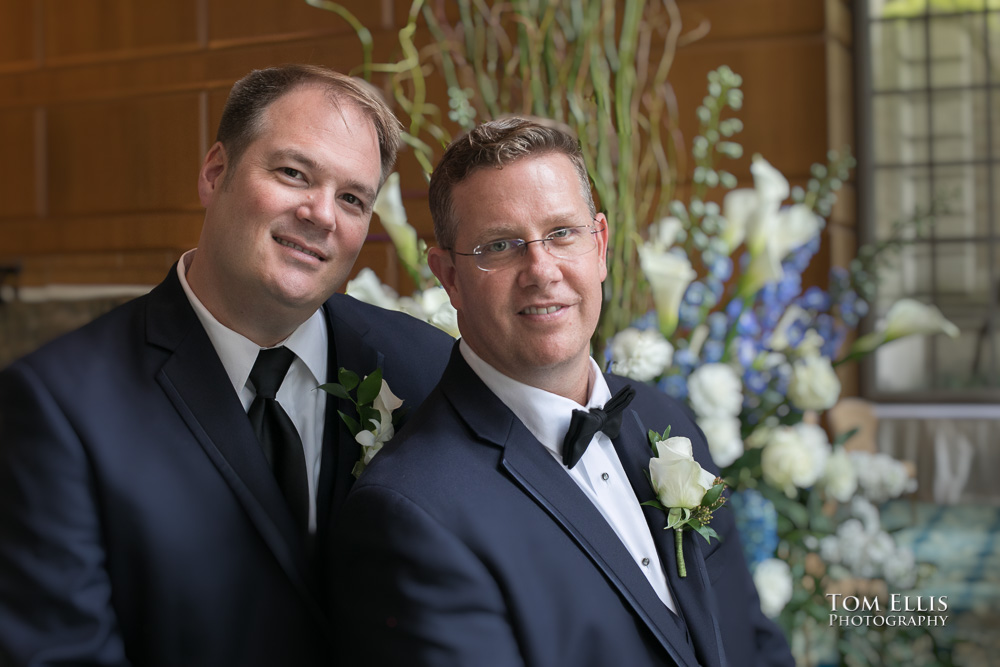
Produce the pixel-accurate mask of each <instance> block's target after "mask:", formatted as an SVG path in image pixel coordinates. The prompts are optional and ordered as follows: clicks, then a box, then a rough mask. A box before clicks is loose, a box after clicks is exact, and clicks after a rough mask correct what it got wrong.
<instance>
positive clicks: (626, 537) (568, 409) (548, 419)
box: [459, 340, 677, 612]
mask: <svg viewBox="0 0 1000 667" xmlns="http://www.w3.org/2000/svg"><path fill="white" fill-rule="evenodd" d="M459 349H460V350H461V352H462V356H463V357H464V358H465V361H466V362H468V364H469V366H470V367H471V368H472V370H473V371H474V372H475V373H476V375H478V376H479V378H480V379H481V380H482V381H483V383H484V384H486V386H487V387H489V389H490V391H492V392H493V393H494V394H496V395H497V397H498V398H499V399H500V400H501V401H503V403H504V405H506V406H507V407H508V408H510V410H511V412H513V413H514V415H515V416H516V417H517V418H518V419H520V420H521V422H522V423H523V424H524V425H525V426H526V427H527V428H528V430H529V431H531V433H532V435H534V436H535V437H536V438H537V439H538V441H539V442H541V443H542V445H544V446H545V448H546V449H547V450H549V453H551V454H552V456H553V457H555V459H556V460H557V461H558V462H559V465H561V466H563V462H562V449H563V440H564V439H565V437H566V432H567V431H568V430H569V424H570V421H571V420H572V418H573V410H579V409H581V408H583V407H586V408H592V407H603V406H604V404H605V403H607V402H608V400H609V399H610V398H611V390H610V389H608V383H607V382H606V381H605V379H604V375H603V374H601V372H600V369H599V368H598V366H597V362H595V361H594V360H593V359H591V360H590V399H589V400H588V401H587V405H586V406H581V405H580V404H579V403H577V402H576V401H573V400H570V399H568V398H565V397H563V396H558V395H556V394H553V393H550V392H547V391H545V390H543V389H538V388H537V387H531V386H529V385H526V384H524V383H522V382H518V381H517V380H514V379H512V378H510V377H507V376H506V375H504V374H503V373H501V372H500V371H498V370H497V369H495V368H493V367H492V366H490V365H489V364H488V363H486V362H485V361H483V360H482V359H481V358H480V357H479V356H478V355H477V354H476V353H475V352H473V351H472V348H470V347H469V346H468V344H467V343H466V342H465V340H462V341H461V342H460V344H459ZM650 456H652V454H650ZM563 469H564V470H565V471H566V474H567V475H569V476H570V478H571V479H572V480H573V481H574V482H576V485H577V486H579V487H580V490H581V491H583V493H584V494H585V495H586V496H587V498H589V499H590V501H591V502H592V503H594V506H595V507H597V509H598V511H600V513H601V515H602V516H604V519H605V521H607V522H608V525H610V526H611V528H612V529H614V531H615V533H617V535H618V538H619V539H620V540H621V541H622V544H623V545H625V548H626V549H628V551H629V553H630V554H631V555H632V558H634V559H635V562H636V564H637V565H638V566H639V569H640V570H642V573H643V574H645V575H646V579H648V580H649V584H650V585H651V586H652V587H653V590H654V591H656V594H657V595H658V596H659V598H660V600H662V601H663V604H665V605H667V607H669V608H670V610H671V611H674V612H676V611H677V608H676V606H675V605H674V600H673V597H672V596H671V595H670V590H669V589H668V588H667V578H666V575H665V574H664V572H663V565H662V563H661V562H660V557H659V555H658V554H657V552H656V544H655V543H654V542H653V536H652V535H651V534H650V532H649V524H647V523H646V517H645V516H643V513H642V508H641V507H640V506H639V501H638V500H637V499H636V497H635V492H634V491H633V490H632V485H631V484H630V483H629V481H628V476H627V475H626V474H625V469H624V468H622V464H621V461H620V460H619V459H618V453H617V452H616V451H615V448H614V445H613V444H612V443H611V439H610V438H608V436H606V435H605V434H604V433H602V432H600V431H598V432H597V435H595V436H594V439H593V440H591V441H590V444H589V445H587V450H586V451H585V452H584V454H583V457H582V458H581V459H580V461H579V462H578V463H577V464H576V465H575V466H573V468H572V469H570V468H566V467H565V466H563Z"/></svg>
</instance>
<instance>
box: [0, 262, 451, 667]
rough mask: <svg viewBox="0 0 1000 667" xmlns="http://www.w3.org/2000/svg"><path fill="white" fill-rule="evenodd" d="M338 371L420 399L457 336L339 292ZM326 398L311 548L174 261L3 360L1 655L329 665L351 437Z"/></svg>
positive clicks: (330, 318)
mask: <svg viewBox="0 0 1000 667" xmlns="http://www.w3.org/2000/svg"><path fill="white" fill-rule="evenodd" d="M323 314H324V316H325V317H326V322H327V328H328V331H329V333H330V340H331V349H330V352H331V353H330V355H329V359H330V367H329V370H330V377H331V378H336V370H337V367H339V366H345V367H347V368H350V369H352V370H354V371H355V372H357V373H359V374H362V375H364V374H367V373H370V372H371V371H372V370H374V369H375V368H376V367H381V368H382V369H383V371H384V377H385V379H386V381H387V382H388V383H389V384H390V386H391V388H392V390H393V391H394V392H395V393H396V394H397V395H398V396H400V397H401V398H403V399H404V400H405V403H404V406H408V407H410V408H411V409H412V408H415V407H416V405H417V404H419V403H420V402H421V401H422V400H423V399H424V398H425V397H426V395H427V394H428V393H429V392H430V391H431V389H432V388H433V386H434V384H435V383H436V381H437V380H438V378H439V377H440V375H441V372H442V371H443V369H444V367H445V365H446V363H447V360H448V351H449V349H450V347H451V341H452V338H451V337H449V336H447V335H446V334H444V333H442V332H440V331H438V330H436V329H434V328H433V327H430V326H429V325H426V324H424V323H422V322H419V321H418V320H416V319H414V318H412V317H410V316H409V315H404V314H402V313H393V312H389V311H385V310H382V309H380V308H375V307H373V306H369V305H367V304H363V303H361V302H358V301H356V300H355V299H352V298H350V297H347V296H344V295H336V296H334V297H333V298H332V299H330V300H329V301H328V302H327V303H326V304H324V306H323ZM338 409H343V410H348V409H349V407H348V405H347V404H345V402H340V401H338V400H337V399H335V398H333V397H330V398H329V399H328V403H327V408H326V426H325V435H324V443H323V456H322V466H321V472H320V485H319V486H320V488H319V493H318V499H319V502H318V504H317V509H318V521H317V524H318V529H317V536H316V537H317V539H316V550H317V552H318V554H319V558H318V559H316V562H317V563H319V564H320V565H323V566H326V568H325V569H326V570H327V571H326V572H325V571H324V568H322V567H313V566H311V565H310V562H309V559H308V558H307V554H306V548H305V546H304V545H302V543H301V539H296V537H295V529H294V524H293V520H292V516H291V513H290V512H289V510H288V508H287V505H286V504H285V502H284V499H283V497H282V495H281V492H280V490H279V488H278V485H277V483H276V481H275V478H274V476H273V475H272V473H271V471H270V469H269V467H268V465H267V461H266V459H265V458H264V455H263V453H262V451H261V449H260V447H259V445H258V444H257V441H256V438H255V437H254V434H253V431H252V429H251V427H250V423H249V420H248V419H247V417H246V412H245V411H244V410H243V407H242V405H241V404H240V401H239V398H238V397H237V395H236V393H235V392H234V391H233V388H232V384H231V383H230V381H229V378H228V376H227V375H226V373H225V370H224V368H223V365H222V362H221V361H220V360H219V357H218V356H217V354H216V352H215V349H214V348H213V347H212V343H211V342H210V340H209V338H208V335H207V334H206V333H205V330H204V329H203V327H202V326H201V324H200V322H199V321H198V319H197V316H196V315H195V313H194V311H193V310H192V308H191V306H190V304H189V302H188V300H187V298H186V296H185V295H184V292H183V290H182V288H181V285H180V281H179V280H178V278H177V275H176V267H175V268H174V269H173V270H171V272H170V274H169V275H168V276H167V279H166V280H165V281H164V282H163V283H162V284H160V285H159V286H157V287H156V288H155V289H154V290H153V291H152V292H150V293H149V294H148V295H146V296H144V297H141V298H139V299H136V300H134V301H131V302H129V303H127V304H125V305H124V306H121V307H119V308H117V309H115V310H114V311H112V312H110V313H108V314H107V315H105V316H103V317H101V318H98V319H97V320H95V321H94V322H92V323H91V324H89V325H87V326H85V327H84V328H82V329H80V330H78V331H75V332H73V333H71V334H68V335H66V336H64V337H62V338H61V339H58V340H56V341H54V342H53V343H51V344H49V345H46V346H44V347H43V348H41V349H40V350H38V351H36V352H34V353H32V354H30V355H28V356H27V357H25V358H23V359H21V360H19V361H16V362H15V363H13V364H12V365H11V366H9V367H8V368H7V369H5V370H4V371H3V372H2V373H0V665H49V664H88V665H126V664H136V665H171V666H175V667H176V666H179V665H185V666H192V665H206V666H211V667H218V666H221V665H240V666H243V665H261V666H264V665H267V666H273V665H320V664H323V665H329V664H330V662H329V661H330V656H331V654H332V643H331V642H332V637H331V633H330V631H329V620H328V616H329V607H330V603H329V601H328V600H324V599H323V597H322V595H321V594H320V591H321V590H323V586H322V584H321V583H320V580H322V579H324V578H326V577H327V576H328V574H329V573H328V567H329V563H330V562H331V561H330V559H329V557H328V553H329V551H330V548H331V543H330V542H329V539H330V536H331V534H332V530H331V529H330V526H331V524H332V522H333V519H334V518H335V517H336V515H337V513H338V512H339V509H340V506H341V505H342V503H343V501H344V499H345V498H346V496H347V492H348V490H349V487H350V485H351V484H352V483H353V478H352V477H351V469H352V467H353V465H354V463H355V461H357V460H358V457H359V455H360V448H359V446H358V444H357V443H356V442H355V441H354V439H353V438H352V437H351V435H350V433H349V432H348V431H347V430H346V427H344V426H343V425H342V423H341V420H340V419H339V417H338V415H337V410H338Z"/></svg>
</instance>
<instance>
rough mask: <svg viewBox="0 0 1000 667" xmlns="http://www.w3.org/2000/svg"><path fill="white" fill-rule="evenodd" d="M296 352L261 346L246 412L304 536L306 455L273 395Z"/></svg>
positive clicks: (306, 523)
mask: <svg viewBox="0 0 1000 667" xmlns="http://www.w3.org/2000/svg"><path fill="white" fill-rule="evenodd" d="M294 359H295V353H294V352H292V351H291V350H289V349H288V348H287V347H276V348H272V349H270V350H261V351H260V352H259V353H258V354H257V361H255V362H254V364H253V369H252V370H251V371H250V382H252V383H253V387H254V390H255V391H256V392H257V396H256V397H254V399H253V403H251V404H250V410H248V411H247V416H248V417H250V425H251V426H253V432H254V434H256V436H257V440H259V441H260V446H261V448H262V449H263V450H264V456H266V457H267V462H268V463H269V464H270V466H271V470H272V471H273V472H274V476H275V478H276V479H277V480H278V486H279V487H281V492H282V494H284V496H285V500H286V501H287V502H288V506H289V508H291V510H292V515H293V516H294V517H295V523H296V524H297V526H298V528H299V530H300V531H301V534H302V536H303V537H305V536H306V535H308V530H309V485H308V482H307V481H306V457H305V454H304V453H303V451H302V440H301V439H300V438H299V434H298V432H297V431H296V430H295V425H294V424H292V420H291V419H289V417H288V414H287V413H286V412H285V410H284V408H282V407H281V405H279V404H278V401H276V400H275V399H274V397H275V394H277V393H278V387H280V386H281V383H282V381H283V380H284V379H285V373H287V372H288V367H289V366H291V365H292V361H293V360H294Z"/></svg>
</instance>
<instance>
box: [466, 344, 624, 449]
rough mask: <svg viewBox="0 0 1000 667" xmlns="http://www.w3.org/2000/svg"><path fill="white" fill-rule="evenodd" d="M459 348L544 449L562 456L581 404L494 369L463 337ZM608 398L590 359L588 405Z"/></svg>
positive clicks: (591, 405) (609, 392)
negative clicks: (572, 423)
mask: <svg viewBox="0 0 1000 667" xmlns="http://www.w3.org/2000/svg"><path fill="white" fill-rule="evenodd" d="M459 350H460V351H461V353H462V356H463V357H464V358H465V361H466V362H467V363H468V364H469V366H470V367H471V368H472V370H473V372H475V374H476V375H478V376H479V379H481V380H482V381H483V383H484V384H485V385H486V386H487V387H488V388H489V390H490V391H492V392H493V393H494V394H496V395H497V398H499V399H500V400H501V401H502V402H503V404H504V405H506V406H507V407H508V408H510V410H511V412H513V413H514V416H515V417H517V418H518V419H520V420H521V422H522V423H523V424H524V425H525V426H526V427H527V428H528V430H529V431H531V434H532V435H534V436H535V437H536V438H537V439H538V441H539V442H540V443H542V445H544V446H545V448H546V449H548V450H549V451H551V452H552V453H553V454H555V455H556V456H557V457H560V458H561V457H562V448H563V440H564V439H565V438H566V432H567V431H568V430H569V424H570V421H571V420H572V418H573V410H580V409H581V408H582V407H583V406H581V405H580V404H579V403H577V402H576V401H574V400H571V399H568V398H566V397H564V396H559V395H558V394H553V393H551V392H548V391H545V390H544V389H539V388H538V387H532V386H530V385H527V384H524V383H523V382H518V381H517V380H515V379H513V378H511V377H508V376H506V375H504V374H503V373H501V372H500V371H498V370H497V369H495V368H494V367H493V366H491V365H490V364H488V363H486V362H485V361H483V359H482V358H481V357H480V356H479V355H477V354H476V353H475V352H473V351H472V348H471V347H469V345H468V343H466V342H465V339H462V340H461V341H459ZM610 398H611V390H610V389H609V388H608V383H607V381H606V380H605V379H604V374H603V373H601V370H600V368H599V367H598V366H597V362H596V361H594V359H593V357H591V358H590V398H589V399H588V401H587V405H586V407H587V408H592V407H602V406H603V405H604V404H605V403H607V402H608V399H610Z"/></svg>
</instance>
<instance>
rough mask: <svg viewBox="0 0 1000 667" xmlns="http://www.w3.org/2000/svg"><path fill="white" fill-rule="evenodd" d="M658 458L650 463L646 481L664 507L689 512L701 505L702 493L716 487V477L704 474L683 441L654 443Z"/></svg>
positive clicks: (689, 442)
mask: <svg viewBox="0 0 1000 667" xmlns="http://www.w3.org/2000/svg"><path fill="white" fill-rule="evenodd" d="M656 451H657V456H656V457H654V458H652V459H650V460H649V478H650V481H651V482H652V484H653V489H654V490H655V491H656V496H657V498H659V500H660V503H661V504H662V505H663V506H664V507H668V508H672V507H680V508H686V509H691V508H692V507H697V506H698V505H700V504H701V500H702V498H704V497H705V492H706V491H708V490H709V489H710V488H712V486H714V485H715V476H714V475H712V474H711V473H709V472H708V471H706V470H704V469H703V468H702V467H701V466H700V465H699V464H698V462H697V461H695V460H694V455H693V453H692V449H691V441H690V440H688V439H687V438H685V437H681V436H678V437H673V438H667V439H666V440H661V441H659V442H657V443H656Z"/></svg>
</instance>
